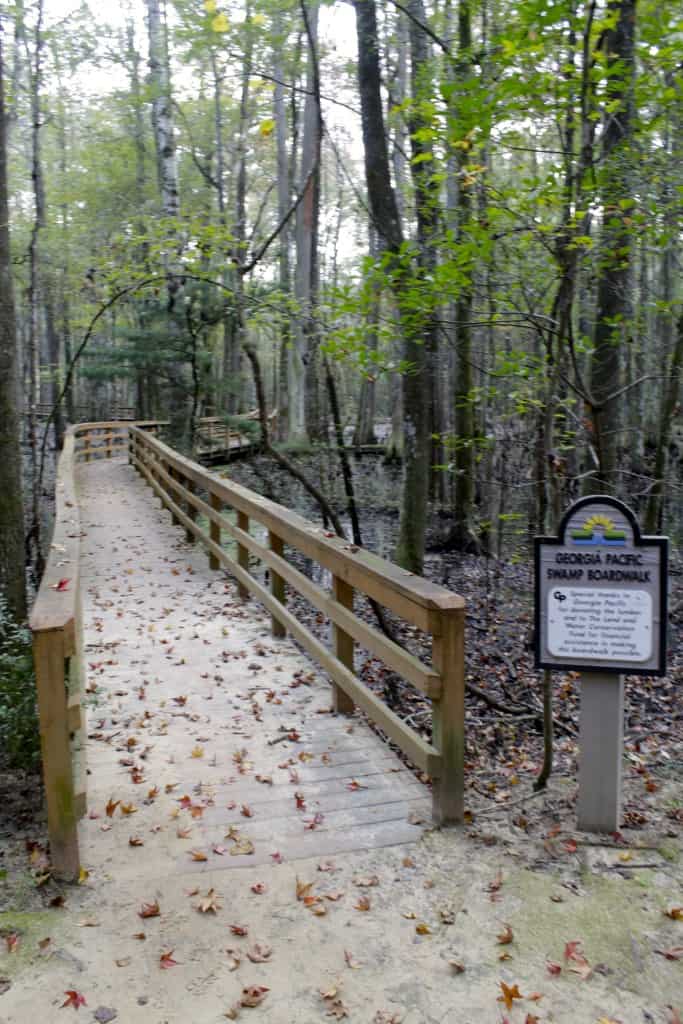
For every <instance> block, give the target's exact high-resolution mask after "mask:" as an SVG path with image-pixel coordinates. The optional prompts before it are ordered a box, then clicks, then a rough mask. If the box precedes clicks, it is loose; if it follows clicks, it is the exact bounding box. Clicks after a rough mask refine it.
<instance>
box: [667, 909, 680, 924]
mask: <svg viewBox="0 0 683 1024" xmlns="http://www.w3.org/2000/svg"><path fill="white" fill-rule="evenodd" d="M664 913H665V914H666V916H667V917H670V918H671V920H672V921H683V907H670V908H669V909H668V910H665V911H664Z"/></svg>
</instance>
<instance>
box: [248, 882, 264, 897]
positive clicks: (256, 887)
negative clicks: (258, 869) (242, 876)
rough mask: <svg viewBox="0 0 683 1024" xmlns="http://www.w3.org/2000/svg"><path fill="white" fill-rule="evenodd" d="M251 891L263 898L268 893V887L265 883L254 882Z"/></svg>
mask: <svg viewBox="0 0 683 1024" xmlns="http://www.w3.org/2000/svg"><path fill="white" fill-rule="evenodd" d="M251 891H252V892H253V893H256V895H257V896H263V894H264V893H265V892H268V887H267V886H266V885H264V883H263V882H254V884H253V885H252V887H251Z"/></svg>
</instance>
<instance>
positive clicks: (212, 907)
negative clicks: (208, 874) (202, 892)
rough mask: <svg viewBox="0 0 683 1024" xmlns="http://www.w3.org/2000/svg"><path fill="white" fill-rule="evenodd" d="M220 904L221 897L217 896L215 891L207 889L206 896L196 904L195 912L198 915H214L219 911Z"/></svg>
mask: <svg viewBox="0 0 683 1024" xmlns="http://www.w3.org/2000/svg"><path fill="white" fill-rule="evenodd" d="M221 904H222V897H221V896H219V895H218V893H217V892H216V890H215V889H209V891H208V892H207V894H206V896H202V897H201V898H200V900H199V903H198V904H197V910H198V911H199V912H200V914H215V913H216V912H217V911H219V910H220V908H221Z"/></svg>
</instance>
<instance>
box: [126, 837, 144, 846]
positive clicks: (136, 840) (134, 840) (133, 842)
mask: <svg viewBox="0 0 683 1024" xmlns="http://www.w3.org/2000/svg"><path fill="white" fill-rule="evenodd" d="M128 845H129V846H144V845H145V844H144V841H143V840H142V839H140V836H131V837H130V838H129V840H128Z"/></svg>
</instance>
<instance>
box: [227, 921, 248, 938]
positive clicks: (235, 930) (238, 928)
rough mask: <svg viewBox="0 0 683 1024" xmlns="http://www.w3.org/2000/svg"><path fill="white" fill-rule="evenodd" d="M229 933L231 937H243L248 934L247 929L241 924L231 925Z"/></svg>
mask: <svg viewBox="0 0 683 1024" xmlns="http://www.w3.org/2000/svg"><path fill="white" fill-rule="evenodd" d="M230 931H231V932H232V934H233V935H240V936H245V935H248V934H249V929H248V928H247V926H246V925H243V924H231V925H230Z"/></svg>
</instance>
